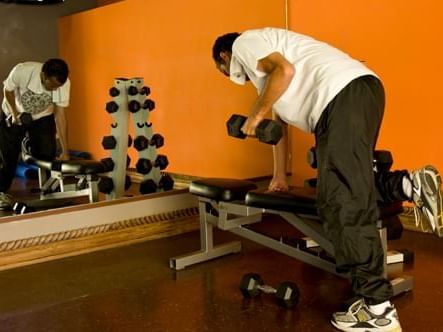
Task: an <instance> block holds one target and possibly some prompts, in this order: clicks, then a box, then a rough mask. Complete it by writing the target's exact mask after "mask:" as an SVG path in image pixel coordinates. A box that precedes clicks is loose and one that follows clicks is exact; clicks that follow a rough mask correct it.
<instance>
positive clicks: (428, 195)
mask: <svg viewBox="0 0 443 332" xmlns="http://www.w3.org/2000/svg"><path fill="white" fill-rule="evenodd" d="M411 182H412V200H413V201H414V203H415V205H416V206H417V207H418V208H419V209H420V210H421V212H422V213H423V215H425V217H426V219H428V221H429V225H430V227H431V229H432V231H433V232H434V233H436V234H437V235H438V236H440V237H441V236H443V216H442V205H443V201H442V190H441V177H440V174H439V173H438V170H437V169H436V168H435V167H433V166H430V165H428V166H425V167H423V168H420V169H417V170H415V171H413V172H412V173H411ZM416 218H417V219H416V221H417V224H419V223H420V218H419V215H418V214H416Z"/></svg>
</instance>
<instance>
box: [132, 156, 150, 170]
mask: <svg viewBox="0 0 443 332" xmlns="http://www.w3.org/2000/svg"><path fill="white" fill-rule="evenodd" d="M135 168H136V169H137V172H138V173H140V174H148V173H149V172H150V171H151V169H152V163H151V161H150V160H149V159H146V158H140V159H139V160H138V161H137V164H136V165H135Z"/></svg>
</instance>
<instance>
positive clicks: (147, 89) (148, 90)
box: [140, 86, 151, 96]
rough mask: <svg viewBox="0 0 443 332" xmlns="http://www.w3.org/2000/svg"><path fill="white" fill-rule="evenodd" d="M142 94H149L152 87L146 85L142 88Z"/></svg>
mask: <svg viewBox="0 0 443 332" xmlns="http://www.w3.org/2000/svg"><path fill="white" fill-rule="evenodd" d="M140 94H141V95H145V96H148V95H149V94H151V89H150V88H149V87H148V86H144V87H143V88H141V89H140Z"/></svg>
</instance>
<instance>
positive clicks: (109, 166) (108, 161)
mask: <svg viewBox="0 0 443 332" xmlns="http://www.w3.org/2000/svg"><path fill="white" fill-rule="evenodd" d="M100 162H101V163H102V164H103V169H104V171H105V172H112V171H113V170H114V167H115V163H114V160H112V158H103V159H101V160H100Z"/></svg>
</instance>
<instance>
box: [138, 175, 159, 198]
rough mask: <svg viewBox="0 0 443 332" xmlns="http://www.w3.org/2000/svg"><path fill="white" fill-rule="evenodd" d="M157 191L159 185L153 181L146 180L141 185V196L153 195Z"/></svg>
mask: <svg viewBox="0 0 443 332" xmlns="http://www.w3.org/2000/svg"><path fill="white" fill-rule="evenodd" d="M156 191H157V184H156V183H155V182H154V180H152V179H147V180H144V181H142V182H141V183H140V194H143V195H144V194H152V193H155V192H156Z"/></svg>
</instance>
